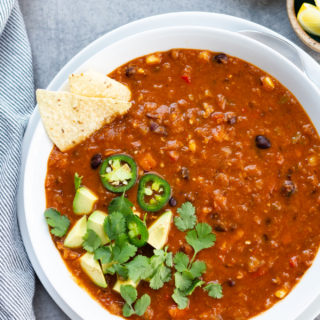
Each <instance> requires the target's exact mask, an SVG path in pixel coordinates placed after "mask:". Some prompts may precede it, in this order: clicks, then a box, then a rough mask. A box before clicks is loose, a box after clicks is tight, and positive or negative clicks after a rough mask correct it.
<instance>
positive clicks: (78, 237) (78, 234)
mask: <svg viewBox="0 0 320 320" xmlns="http://www.w3.org/2000/svg"><path fill="white" fill-rule="evenodd" d="M86 232H87V216H83V217H82V218H80V219H79V220H78V221H77V222H76V223H75V224H74V226H73V227H72V229H71V230H70V231H69V233H68V235H67V237H66V238H65V240H64V246H65V247H68V248H79V247H81V246H82V243H83V237H84V235H85V234H86Z"/></svg>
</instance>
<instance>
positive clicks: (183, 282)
mask: <svg viewBox="0 0 320 320" xmlns="http://www.w3.org/2000/svg"><path fill="white" fill-rule="evenodd" d="M174 283H175V286H176V288H178V289H179V290H180V291H182V292H183V291H186V290H187V289H188V288H189V287H190V286H191V284H192V278H191V277H190V275H189V274H188V273H187V272H183V273H181V272H176V273H175V274H174Z"/></svg>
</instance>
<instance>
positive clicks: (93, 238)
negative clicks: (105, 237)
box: [82, 229, 101, 252]
mask: <svg viewBox="0 0 320 320" xmlns="http://www.w3.org/2000/svg"><path fill="white" fill-rule="evenodd" d="M83 240H84V241H83V244H82V247H83V249H85V250H86V251H88V252H94V251H95V250H96V249H98V248H99V247H100V245H101V239H100V237H99V236H98V235H97V234H96V233H95V232H94V231H93V230H91V229H88V230H87V233H86V234H85V235H84V237H83Z"/></svg>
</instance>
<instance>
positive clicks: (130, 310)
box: [122, 303, 135, 318]
mask: <svg viewBox="0 0 320 320" xmlns="http://www.w3.org/2000/svg"><path fill="white" fill-rule="evenodd" d="M122 314H123V316H124V317H126V318H129V317H131V316H132V315H133V314H135V312H134V310H133V308H132V307H131V306H129V305H128V304H127V303H125V304H124V306H123V308H122Z"/></svg>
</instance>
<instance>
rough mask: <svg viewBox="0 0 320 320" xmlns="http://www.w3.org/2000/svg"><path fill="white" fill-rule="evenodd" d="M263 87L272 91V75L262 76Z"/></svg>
mask: <svg viewBox="0 0 320 320" xmlns="http://www.w3.org/2000/svg"><path fill="white" fill-rule="evenodd" d="M261 82H262V87H263V88H264V89H266V90H267V91H271V90H273V89H274V83H273V81H272V79H271V78H270V77H268V76H267V77H262V78H261Z"/></svg>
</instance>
